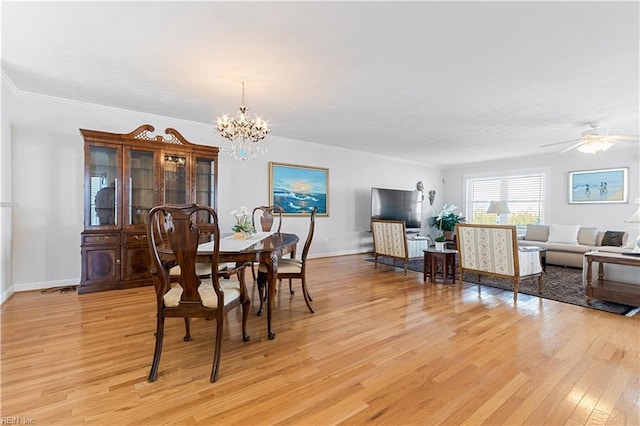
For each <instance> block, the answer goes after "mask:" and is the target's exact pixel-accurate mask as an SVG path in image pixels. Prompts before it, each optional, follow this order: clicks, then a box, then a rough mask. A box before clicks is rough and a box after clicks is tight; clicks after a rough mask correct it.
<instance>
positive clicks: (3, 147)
mask: <svg viewBox="0 0 640 426" xmlns="http://www.w3.org/2000/svg"><path fill="white" fill-rule="evenodd" d="M14 91H15V88H14V87H13V85H12V84H11V82H10V81H9V80H8V79H6V78H5V76H4V73H2V98H1V99H2V104H1V110H0V116H1V118H2V136H1V137H2V139H0V303H2V302H4V301H5V300H6V299H7V298H8V297H9V296H10V295H11V293H12V288H11V276H12V271H11V263H12V260H13V257H12V255H11V244H12V241H13V231H12V227H11V222H12V217H13V213H12V208H13V207H12V206H13V198H12V192H11V181H12V179H11V170H12V168H11V146H12V144H11V113H12V103H13V95H14Z"/></svg>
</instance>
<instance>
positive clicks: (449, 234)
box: [442, 231, 453, 241]
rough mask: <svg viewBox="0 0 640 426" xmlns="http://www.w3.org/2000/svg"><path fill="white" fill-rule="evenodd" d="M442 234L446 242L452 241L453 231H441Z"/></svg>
mask: <svg viewBox="0 0 640 426" xmlns="http://www.w3.org/2000/svg"><path fill="white" fill-rule="evenodd" d="M442 233H443V234H444V239H445V240H446V241H453V231H443V232H442Z"/></svg>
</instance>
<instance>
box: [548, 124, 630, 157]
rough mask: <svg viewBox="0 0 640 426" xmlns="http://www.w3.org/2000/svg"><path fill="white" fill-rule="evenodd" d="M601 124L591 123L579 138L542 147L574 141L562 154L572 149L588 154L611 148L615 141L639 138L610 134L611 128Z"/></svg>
mask: <svg viewBox="0 0 640 426" xmlns="http://www.w3.org/2000/svg"><path fill="white" fill-rule="evenodd" d="M601 125H602V122H593V123H589V126H590V127H591V128H590V129H588V130H585V131H584V132H582V135H581V136H580V138H579V139H572V140H568V141H563V142H555V143H549V144H546V145H540V147H541V148H543V147H547V146H553V145H562V144H566V143H571V142H574V143H573V144H572V145H571V146H569V147H567V148H565V149H563V150H562V151H560V152H559V153H560V154H562V153H564V152H568V151H571V150H572V149H577V150H578V151H580V152H584V153H587V154H596V153H598V152H604V151H606V150H607V149H609V148H611V147H612V146H613V144H614V143H615V142H626V143H634V142H638V140H639V139H638V136H637V135H610V134H609V129H605V128H603V127H600V126H601Z"/></svg>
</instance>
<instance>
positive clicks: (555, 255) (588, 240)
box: [518, 224, 632, 268]
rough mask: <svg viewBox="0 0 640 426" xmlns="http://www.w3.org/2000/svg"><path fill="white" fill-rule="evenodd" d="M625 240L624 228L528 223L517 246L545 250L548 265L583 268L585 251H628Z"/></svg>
mask: <svg viewBox="0 0 640 426" xmlns="http://www.w3.org/2000/svg"><path fill="white" fill-rule="evenodd" d="M628 240H629V233H628V232H624V231H602V230H598V229H597V228H595V227H588V226H579V225H554V224H551V225H527V231H526V234H525V235H524V236H523V237H519V239H518V246H537V247H543V248H545V249H547V257H546V261H547V264H551V265H560V266H572V267H575V268H582V267H583V261H584V259H583V258H584V254H585V253H586V252H588V251H592V250H598V251H607V252H613V253H622V252H626V251H631V249H632V247H628V246H627V245H628V243H629V241H628Z"/></svg>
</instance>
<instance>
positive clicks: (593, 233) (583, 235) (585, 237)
mask: <svg viewBox="0 0 640 426" xmlns="http://www.w3.org/2000/svg"><path fill="white" fill-rule="evenodd" d="M597 241H598V228H596V227H586V226H581V227H580V230H579V231H578V244H584V245H585V246H595V245H596V243H597Z"/></svg>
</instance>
